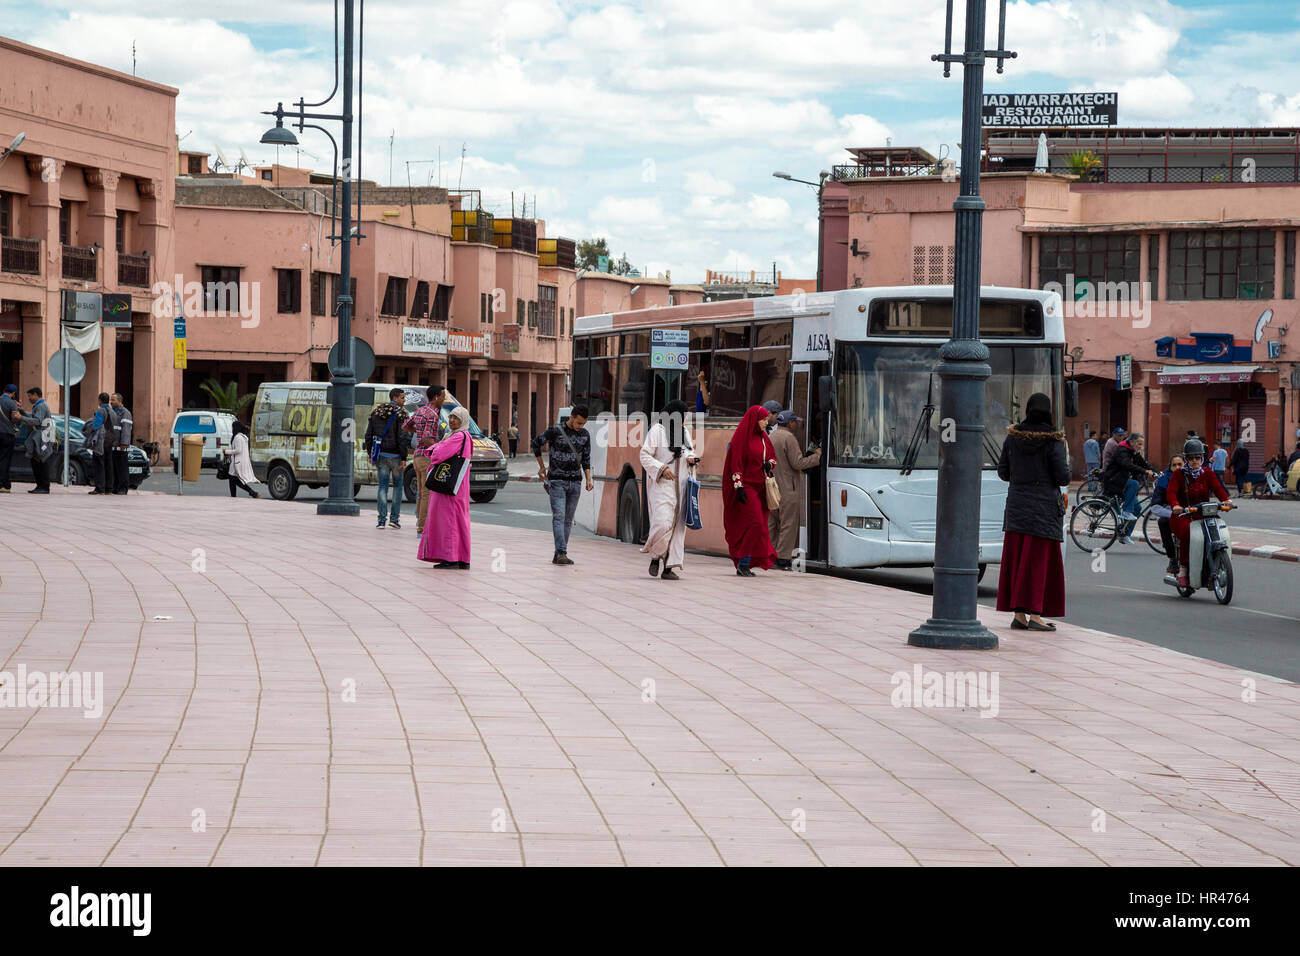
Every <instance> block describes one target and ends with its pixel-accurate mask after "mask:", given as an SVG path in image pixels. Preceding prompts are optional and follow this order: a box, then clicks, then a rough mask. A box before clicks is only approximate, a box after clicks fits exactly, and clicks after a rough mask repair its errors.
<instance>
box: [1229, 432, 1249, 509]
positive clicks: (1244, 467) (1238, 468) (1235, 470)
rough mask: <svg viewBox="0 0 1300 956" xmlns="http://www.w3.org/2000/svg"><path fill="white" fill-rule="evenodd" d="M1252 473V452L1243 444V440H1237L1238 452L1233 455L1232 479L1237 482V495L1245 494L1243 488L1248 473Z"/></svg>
mask: <svg viewBox="0 0 1300 956" xmlns="http://www.w3.org/2000/svg"><path fill="white" fill-rule="evenodd" d="M1248 471H1250V452H1249V451H1247V450H1246V446H1245V445H1244V444H1242V442H1241V439H1237V450H1236V451H1234V452H1233V453H1232V477H1233V479H1234V480H1235V481H1236V482H1237V494H1239V495H1240V494H1244V490H1243V486H1244V485H1245V484H1246V473H1247V472H1248Z"/></svg>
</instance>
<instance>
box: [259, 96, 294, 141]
mask: <svg viewBox="0 0 1300 956" xmlns="http://www.w3.org/2000/svg"><path fill="white" fill-rule="evenodd" d="M261 142H262V143H264V144H265V145H267V146H297V145H298V137H297V136H294V135H293V130H288V129H285V128H284V104H283V103H277V104H276V107H275V125H274V126H272V127H271V128H270V129H268V130H267V131H266V132H265V133H263V134H262V139H261Z"/></svg>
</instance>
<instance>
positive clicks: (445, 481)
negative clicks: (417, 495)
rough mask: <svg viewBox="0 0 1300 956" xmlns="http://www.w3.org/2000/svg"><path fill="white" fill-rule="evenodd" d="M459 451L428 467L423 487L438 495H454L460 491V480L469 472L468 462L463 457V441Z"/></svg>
mask: <svg viewBox="0 0 1300 956" xmlns="http://www.w3.org/2000/svg"><path fill="white" fill-rule="evenodd" d="M460 447H461V451H460V452H458V453H456V454H455V455H452V456H451V457H450V458H448V459H446V460H445V461H440V462H438V463H437V464H436V465H432V466H430V468H429V473H428V474H427V475H425V476H424V487H426V488H428V489H429V490H430V491H436V492H437V493H438V494H440V495H455V494H456V493H457V492H459V491H460V486H461V482H463V481H464V480H465V476H466V475H467V474H469V462H468V461H467V460H466V459H465V454H464V449H465V443H464V442H461V446H460Z"/></svg>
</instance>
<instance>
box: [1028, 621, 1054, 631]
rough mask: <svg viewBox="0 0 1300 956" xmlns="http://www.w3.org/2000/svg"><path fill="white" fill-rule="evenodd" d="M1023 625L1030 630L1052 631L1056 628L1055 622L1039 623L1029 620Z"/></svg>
mask: <svg viewBox="0 0 1300 956" xmlns="http://www.w3.org/2000/svg"><path fill="white" fill-rule="evenodd" d="M1025 626H1026V627H1027V628H1029V630H1031V631H1054V630H1056V625H1055V624H1039V623H1038V622H1037V621H1030V622H1029V623H1028V624H1026V625H1025Z"/></svg>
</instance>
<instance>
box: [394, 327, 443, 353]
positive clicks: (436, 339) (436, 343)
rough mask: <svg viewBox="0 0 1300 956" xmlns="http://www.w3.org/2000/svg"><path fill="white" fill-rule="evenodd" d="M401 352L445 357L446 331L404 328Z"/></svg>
mask: <svg viewBox="0 0 1300 956" xmlns="http://www.w3.org/2000/svg"><path fill="white" fill-rule="evenodd" d="M402 351H403V352H424V353H427V354H432V355H446V354H447V330H446V329H419V328H412V327H410V326H404V327H403V328H402Z"/></svg>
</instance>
